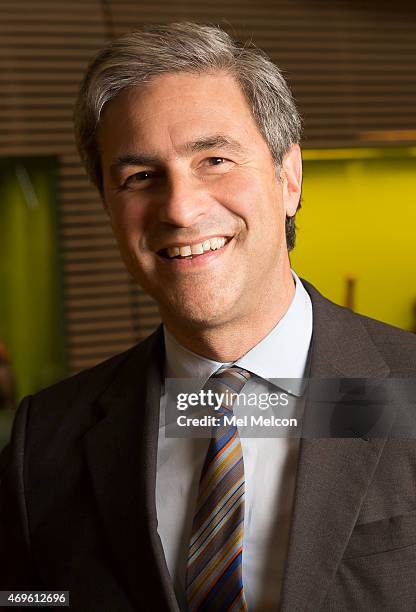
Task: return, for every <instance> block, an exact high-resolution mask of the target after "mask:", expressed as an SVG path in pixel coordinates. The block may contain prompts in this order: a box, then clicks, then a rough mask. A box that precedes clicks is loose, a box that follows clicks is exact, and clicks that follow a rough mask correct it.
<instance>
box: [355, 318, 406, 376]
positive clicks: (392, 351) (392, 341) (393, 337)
mask: <svg viewBox="0 0 416 612" xmlns="http://www.w3.org/2000/svg"><path fill="white" fill-rule="evenodd" d="M355 316H356V317H358V318H359V320H360V322H361V323H362V325H363V326H364V327H365V328H366V330H367V333H368V334H369V336H370V337H371V339H372V341H373V342H374V344H375V346H376V347H377V349H378V351H379V352H380V354H381V355H382V357H383V359H384V360H385V361H386V363H387V364H388V366H389V367H390V371H391V374H390V375H391V376H398V377H401V376H404V377H406V376H416V334H412V333H411V332H410V331H406V330H403V329H400V328H398V327H395V326H393V325H389V324H387V323H383V322H381V321H377V320H376V319H372V318H371V317H366V316H364V315H358V314H355Z"/></svg>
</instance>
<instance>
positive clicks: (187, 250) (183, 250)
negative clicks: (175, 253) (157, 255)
mask: <svg viewBox="0 0 416 612" xmlns="http://www.w3.org/2000/svg"><path fill="white" fill-rule="evenodd" d="M179 254H180V255H181V257H187V256H188V255H192V251H191V247H190V246H184V247H179Z"/></svg>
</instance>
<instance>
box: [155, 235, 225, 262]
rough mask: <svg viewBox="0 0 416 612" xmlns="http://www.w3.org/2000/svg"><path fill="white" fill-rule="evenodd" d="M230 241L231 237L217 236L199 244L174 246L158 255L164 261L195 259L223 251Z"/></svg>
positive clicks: (162, 250) (159, 252)
mask: <svg viewBox="0 0 416 612" xmlns="http://www.w3.org/2000/svg"><path fill="white" fill-rule="evenodd" d="M230 240H231V237H226V236H215V237H214V238H209V239H207V240H204V241H203V242H199V243H197V244H192V245H181V246H172V247H168V248H167V249H161V250H160V251H158V253H157V254H158V255H160V256H161V257H163V258H164V259H194V258H196V257H199V256H201V255H204V254H205V253H208V252H209V251H218V250H219V249H222V248H223V247H224V246H225V245H226V244H228V242H229V241H230Z"/></svg>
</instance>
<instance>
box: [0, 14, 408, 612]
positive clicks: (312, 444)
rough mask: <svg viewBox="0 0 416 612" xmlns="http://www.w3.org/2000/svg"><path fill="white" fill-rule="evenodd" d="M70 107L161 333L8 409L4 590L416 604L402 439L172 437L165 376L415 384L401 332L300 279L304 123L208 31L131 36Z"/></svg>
mask: <svg viewBox="0 0 416 612" xmlns="http://www.w3.org/2000/svg"><path fill="white" fill-rule="evenodd" d="M76 119H77V138H78V144H79V148H80V151H81V155H82V158H83V160H84V163H85V165H86V168H87V171H88V173H89V176H90V178H91V179H92V180H93V182H94V183H95V184H96V186H97V187H98V189H99V191H100V193H101V195H102V199H103V203H104V206H105V209H106V211H107V214H108V216H109V219H110V222H111V225H112V228H113V231H114V234H115V236H116V238H117V241H118V244H119V247H120V252H121V255H122V257H123V260H124V262H125V264H126V266H127V268H128V270H129V271H130V273H131V274H132V276H133V277H134V278H135V279H136V280H137V282H138V283H140V285H141V286H142V287H143V288H144V289H145V290H146V291H147V292H148V293H149V294H150V295H152V296H153V297H154V298H155V299H156V301H157V302H158V305H159V309H160V314H161V318H162V321H163V326H161V327H160V328H159V329H158V330H157V331H156V332H155V334H153V335H152V336H151V337H149V338H148V339H147V340H145V341H144V342H143V343H141V344H139V345H137V346H135V347H133V348H132V349H130V350H128V351H126V352H125V353H123V354H121V355H117V356H115V357H113V358H112V359H109V360H108V361H106V362H104V363H102V364H99V365H98V366H96V367H94V368H92V369H90V370H87V371H84V372H81V373H80V374H78V375H77V376H75V377H72V378H70V379H68V380H66V381H62V382H61V383H58V384H57V385H54V386H53V387H51V388H49V389H46V390H44V391H42V392H40V393H38V394H36V395H35V396H33V397H29V398H26V399H25V400H24V401H23V402H22V405H21V406H20V409H19V412H18V415H17V418H16V422H15V426H14V432H13V437H12V442H11V445H10V447H8V449H7V450H6V452H5V454H4V456H3V466H4V467H3V481H2V497H1V512H2V535H1V537H2V540H3V541H2V544H3V551H4V552H2V561H3V566H2V571H1V572H0V584H1V588H2V589H7V590H10V589H15V590H16V589H26V590H30V589H31V590H34V589H36V590H42V589H43V590H45V589H48V590H54V591H60V590H68V591H69V592H70V603H71V607H72V609H74V610H97V611H98V610H100V611H101V610H111V611H112V612H113V611H127V610H146V611H147V610H160V611H165V610H166V611H168V610H169V611H178V610H180V609H181V610H187V609H189V610H218V611H222V610H247V609H248V610H250V611H251V610H252V611H256V612H257V611H261V612H268V611H269V610H270V611H272V610H278V609H280V610H284V611H285V612H292V611H295V610H296V611H297V610H302V611H311V612H312V611H313V612H316V611H317V610H322V611H324V610H325V611H327V610H328V611H329V610H337V611H338V610H383V609H384V610H409V611H410V610H414V609H415V606H416V586H415V578H416V489H415V478H414V476H415V469H416V452H415V443H414V441H413V440H407V441H406V440H397V439H393V438H390V437H389V436H386V435H384V436H378V437H371V436H370V435H369V430H370V429H371V427H372V425H373V423H370V424H369V425H368V424H367V426H364V425H365V424H363V422H362V420H361V421H360V418H359V419H358V421H357V422H358V424H354V427H353V426H352V424H351V422H350V420H348V419H349V413H348V414H347V424H348V427H347V433H346V436H347V437H345V436H344V437H336V438H334V437H332V438H331V437H322V438H321V437H319V436H318V437H314V438H313V439H309V438H310V436H306V438H305V439H303V440H302V441H299V439H298V438H296V437H288V438H284V437H270V438H267V439H266V438H261V437H260V438H256V437H253V438H243V437H242V436H239V433H238V430H237V428H236V427H234V428H232V427H231V428H229V429H228V430H227V429H226V428H225V430H223V429H221V427H225V426H224V422H225V421H224V420H221V419H220V426H219V427H218V430H219V431H220V432H221V436H219V435H217V434H216V433H215V432H214V429H213V430H212V434H211V435H212V438H211V439H205V438H192V437H189V438H182V439H180V438H178V437H168V436H165V430H166V427H167V425H168V422H167V421H165V414H164V410H163V406H164V402H165V401H166V388H165V387H164V381H165V378H191V379H196V378H198V379H201V380H202V384H204V383H206V384H208V386H209V385H210V384H211V383H212V384H217V383H218V382H220V383H222V381H223V375H224V372H225V373H226V374H227V375H228V376H229V377H230V378H231V379H232V381H233V382H232V384H236V385H237V382H238V385H237V386H238V389H240V388H242V387H241V385H244V389H246V390H248V389H250V388H252V389H254V388H255V389H256V391H257V393H259V392H262V391H268V390H270V384H272V383H269V382H268V381H267V379H269V378H272V379H277V378H280V379H286V383H285V382H284V380H283V381H281V387H280V390H283V391H286V392H287V393H288V395H289V396H290V397H291V398H292V400H291V401H292V404H293V406H294V410H295V412H296V413H298V411H299V410H300V411H301V413H302V410H303V409H305V410H306V413H307V414H309V411H308V407H307V405H306V408H305V406H304V404H303V391H302V388H301V385H298V386H297V385H296V384H295V382H296V379H301V378H302V377H304V376H309V377H310V378H311V379H327V378H328V379H333V378H345V379H357V378H360V379H362V378H370V379H377V380H383V379H387V378H389V377H390V378H393V377H396V378H411V377H414V376H415V372H416V342H415V338H414V337H413V336H412V335H411V334H407V333H405V332H402V331H400V330H398V329H395V328H392V327H390V326H387V325H384V324H382V323H378V322H376V321H373V320H371V319H368V318H366V317H361V316H358V315H355V314H353V313H351V312H350V311H348V310H346V309H343V308H340V307H338V306H336V305H335V304H332V303H331V302H329V301H328V300H326V299H325V298H323V297H322V296H321V295H320V294H319V293H318V292H317V291H316V290H315V289H314V288H313V287H312V286H311V285H309V284H308V283H307V282H306V281H301V280H300V279H299V278H298V277H297V276H296V274H295V273H294V272H293V271H291V268H290V261H289V256H288V251H289V250H290V249H291V248H293V245H294V217H295V214H296V211H297V209H298V207H299V199H300V193H301V154H300V149H299V144H298V142H299V139H300V120H299V116H298V113H297V111H296V108H295V106H294V103H293V99H292V97H291V94H290V92H289V90H288V88H287V85H286V83H285V82H284V80H283V78H282V76H281V74H280V73H279V71H278V69H277V68H276V67H275V66H274V65H273V64H272V63H271V62H270V61H269V60H268V59H267V58H266V57H265V56H264V55H263V54H262V53H261V52H259V51H257V50H255V49H253V48H250V47H243V46H241V45H239V44H237V43H235V42H233V41H232V40H231V38H229V37H228V35H227V34H226V33H225V32H223V31H221V30H220V29H216V28H213V27H207V26H201V25H196V24H188V23H183V24H173V25H170V26H155V27H151V28H146V29H142V30H140V31H139V32H137V33H132V34H128V35H126V36H124V37H122V38H121V39H119V40H116V41H114V42H113V43H112V44H111V45H109V46H108V47H107V48H106V49H104V50H103V51H101V52H100V53H99V54H98V55H97V57H96V58H95V60H94V61H93V63H92V64H91V66H90V68H89V70H88V73H87V75H86V77H85V80H84V83H83V85H82V88H81V92H80V97H79V101H78V106H77V113H76ZM288 379H291V380H292V383H290V381H289V382H288ZM224 380H225V379H224ZM293 380H295V382H293ZM207 381H208V382H207ZM236 381H237V382H236ZM224 384H226V383H225V382H224ZM227 384H229V381H228V382H227ZM250 385H251V387H250ZM237 386H235V387H233V388H234V390H235V389H237ZM274 388H275V389H276V388H277V387H274ZM392 402H393V404H394V398H393V400H392ZM396 403H397V402H396ZM161 407H162V409H161ZM399 407H400V406H399ZM222 408H224V411H223V413H222V417H221V418H222V419H224V414H225V406H223V407H222ZM332 408H333V409H334V414H335V411H336V408H337V406H335V407H334V406H332ZM231 410H232V406H231ZM307 414H305V417H306V416H307ZM360 414H361V413H360ZM224 431H225V433H224ZM227 432H228V433H227ZM227 436H228V437H227ZM225 438H226V439H227V444H228V446H227V444H224V439H225ZM213 448H214V452H213V450H212V449H213ZM215 448H216V450H215ZM227 449H228V450H227ZM230 449H231V450H230ZM230 455H232V457H230ZM221 462H222V463H221ZM220 472H221V473H220ZM229 474H233V475H234V476H233V478H231V477H229ZM236 483H237V484H236ZM237 485H238V486H237ZM233 487H234V488H233ZM237 489H238V494H237V493H236V491H237ZM201 499H202V504H201ZM212 500H214V501H215V504H214V505H213V506H212V507H211V501H212ZM230 500H232V504H231V503H230ZM201 516H202V518H201ZM218 516H220V517H221V518H220V520H218ZM198 521H199V523H198ZM201 534H202V537H201ZM201 550H202V554H201Z"/></svg>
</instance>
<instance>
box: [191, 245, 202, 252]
mask: <svg viewBox="0 0 416 612" xmlns="http://www.w3.org/2000/svg"><path fill="white" fill-rule="evenodd" d="M203 252H204V247H203V245H202V244H193V245H192V246H191V253H192V255H201V254H202V253H203Z"/></svg>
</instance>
